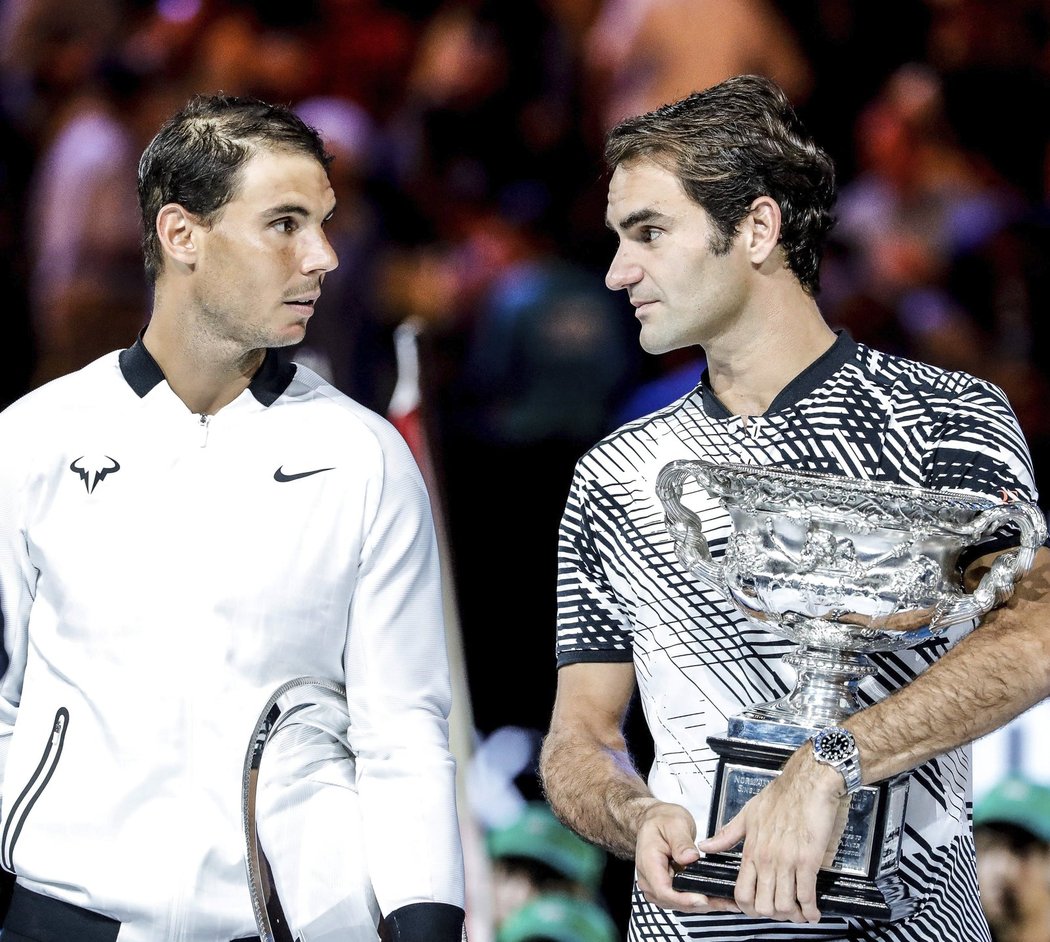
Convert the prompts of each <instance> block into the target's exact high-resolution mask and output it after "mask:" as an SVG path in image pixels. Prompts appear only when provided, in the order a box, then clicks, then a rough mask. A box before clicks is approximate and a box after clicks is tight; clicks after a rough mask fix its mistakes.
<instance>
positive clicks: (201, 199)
mask: <svg viewBox="0 0 1050 942" xmlns="http://www.w3.org/2000/svg"><path fill="white" fill-rule="evenodd" d="M259 150H270V151H282V150H283V151H292V152H293V153H301V154H305V155H306V156H308V157H313V158H314V159H315V160H317V162H318V163H320V164H321V166H322V167H325V168H326V169H327V167H328V165H329V164H330V163H331V161H332V158H331V155H329V154H328V153H327V152H326V151H325V148H324V142H323V141H322V140H321V137H320V135H319V134H318V133H317V131H315V130H314V129H313V128H311V127H310V126H309V125H307V124H306V123H304V122H303V120H302V119H301V118H300V117H299V116H298V115H297V114H295V112H294V111H292V110H291V109H290V108H285V107H283V106H281V105H271V104H267V103H266V102H264V101H259V100H258V99H257V98H238V97H235V96H232V95H221V94H220V95H209V96H205V95H197V96H195V97H194V98H192V99H191V100H190V101H189V102H188V103H187V104H186V106H185V107H183V108H182V109H181V110H180V111H178V112H176V113H175V114H174V115H172V116H171V117H170V118H169V119H168V120H167V121H166V122H165V123H164V126H163V127H162V128H161V129H160V131H159V132H158V133H157V136H156V137H154V138H153V140H152V141H150V143H149V146H148V147H147V148H146V149H145V151H143V153H142V157H141V158H140V159H139V173H138V189H139V210H140V211H141V213H142V254H143V257H144V260H145V264H146V276H147V278H148V279H149V281H150V283H151V284H152V283H153V282H155V281H156V280H157V275H158V274H159V273H160V271H161V268H162V266H163V264H164V255H163V253H162V252H161V247H160V240H159V239H158V238H157V213H158V212H160V208H161V207H162V206H164V205H165V204H167V203H178V204H179V205H180V206H182V207H184V208H185V209H187V210H188V211H189V212H191V213H193V214H194V215H196V216H199V217H200V218H201V219H202V220H203V221H204V222H205V224H207V225H210V224H211V223H213V222H214V221H215V219H216V218H217V217H218V215H219V213H220V212H221V211H222V208H223V207H224V206H225V205H226V204H227V203H228V202H229V201H230V200H231V199H233V198H234V196H236V194H237V187H238V186H239V184H240V171H241V168H242V167H243V166H244V165H245V164H246V163H247V162H248V160H249V159H250V158H251V157H252V156H253V155H254V154H256V153H257V152H258V151H259Z"/></svg>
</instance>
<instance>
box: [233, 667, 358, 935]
mask: <svg viewBox="0 0 1050 942" xmlns="http://www.w3.org/2000/svg"><path fill="white" fill-rule="evenodd" d="M333 696H334V697H336V698H337V699H338V700H341V701H344V702H345V700H346V689H345V688H344V687H343V686H342V685H341V684H338V683H336V682H335V681H332V680H327V679H325V678H323V677H297V678H295V679H294V680H289V681H288V682H287V683H284V684H282V685H281V686H280V687H278V688H277V690H275V691H274V693H273V696H271V697H270V699H269V700H268V701H267V702H266V706H265V707H263V709H262V712H261V713H260V715H259V721H258V723H256V726H255V730H254V732H253V734H252V738H251V740H250V742H249V744H248V752H247V754H246V755H245V758H244V773H243V776H242V780H241V821H242V824H243V825H244V838H245V845H246V846H245V864H246V865H247V868H248V888H249V890H250V892H251V898H252V909H253V910H254V912H255V921H256V925H257V927H258V929H259V937H260V939H261V940H262V942H298V940H296V939H295V937H294V936H293V934H292V929H291V927H290V926H289V925H288V920H287V918H286V916H285V913H284V907H283V906H282V905H281V901H280V899H279V898H278V896H277V890H276V887H275V885H274V880H273V875H272V873H271V871H270V863H269V861H268V860H267V859H266V855H265V853H263V849H262V847H261V846H260V845H259V832H258V828H257V826H256V794H257V791H258V785H259V767H260V765H261V764H262V757H263V750H264V748H265V747H266V744H267V743H268V742H269V741H270V739H271V738H272V737H273V735H274V734H275V733H276V732H277V730H278V729H279V728H280V727H281V726H282V725H284V723H285V722H287V721H288V720H289V719H290V718H291V717H293V716H295V715H296V714H297V713H300V712H302V711H303V710H305V709H308V708H309V707H311V706H313V705H314V704H316V703H317V702H319V700H320V699H321V698H326V699H330V698H332V697H333Z"/></svg>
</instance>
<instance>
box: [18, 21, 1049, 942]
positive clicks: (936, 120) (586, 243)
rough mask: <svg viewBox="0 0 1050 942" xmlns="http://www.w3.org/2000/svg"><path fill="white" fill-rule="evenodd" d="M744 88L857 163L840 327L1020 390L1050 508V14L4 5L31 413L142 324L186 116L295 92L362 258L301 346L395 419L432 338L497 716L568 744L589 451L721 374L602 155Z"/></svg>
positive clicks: (484, 671)
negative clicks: (646, 296)
mask: <svg viewBox="0 0 1050 942" xmlns="http://www.w3.org/2000/svg"><path fill="white" fill-rule="evenodd" d="M742 72H760V73H763V74H767V75H770V76H772V77H773V78H775V79H777V80H778V81H779V82H781V84H783V85H784V87H785V88H786V89H787V90H788V92H789V93H790V95H791V97H792V99H793V100H794V102H795V103H796V105H797V108H798V110H799V112H800V113H801V115H802V117H803V118H804V120H805V121H806V122H807V123H808V124H809V126H810V127H811V128H812V129H813V130H814V132H815V134H816V136H817V138H818V140H820V141H821V142H822V143H823V144H824V145H825V146H826V147H827V149H828V150H829V151H830V153H831V154H832V156H833V157H834V158H835V161H836V164H837V167H838V172H839V180H840V191H841V192H840V198H839V202H838V207H837V215H838V219H839V222H838V225H837V227H836V229H835V230H834V232H833V237H832V240H831V244H830V245H829V248H828V252H827V256H826V261H825V265H824V268H823V275H822V287H821V292H820V296H819V302H820V305H821V308H822V310H823V311H824V313H825V315H826V316H827V318H828V319H829V321H830V322H831V323H832V324H833V325H835V326H840V327H844V328H846V329H848V330H849V331H850V332H851V333H852V334H853V336H854V337H855V338H856V339H858V340H861V341H864V342H869V343H871V344H873V345H875V346H878V347H880V348H882V349H884V350H887V351H890V352H893V353H902V354H905V355H910V356H913V357H916V358H919V359H923V360H926V361H928V362H932V363H935V364H938V365H941V366H946V367H954V368H960V369H965V370H968V371H970V372H972V373H975V374H976V375H978V376H981V377H985V378H988V379H991V380H992V381H994V382H996V383H998V384H999V385H1000V386H1002V387H1003V388H1004V389H1005V390H1006V391H1007V393H1008V395H1009V396H1010V399H1011V401H1012V402H1013V404H1014V406H1015V408H1016V410H1017V412H1018V415H1019V418H1020V421H1021V424H1022V427H1023V428H1024V430H1025V433H1026V435H1027V437H1028V439H1029V444H1030V446H1031V448H1032V452H1033V456H1034V458H1035V462H1036V473H1037V480H1038V483H1039V484H1040V485H1041V489H1042V490H1043V491H1044V492H1046V493H1050V395H1048V393H1050V357H1047V356H1046V355H1045V352H1044V351H1045V346H1044V344H1045V343H1046V342H1047V337H1046V334H1047V331H1048V330H1050V328H1047V327H1044V326H1043V324H1044V320H1043V319H1041V318H1040V316H1039V315H1038V311H1039V310H1043V309H1045V308H1046V306H1047V304H1048V302H1050V266H1047V265H1046V264H1045V261H1046V258H1047V252H1048V250H1050V152H1048V148H1047V144H1048V141H1050V127H1048V123H1050V2H1047V0H890V2H889V3H887V4H868V3H857V2H850V0H791V2H787V0H781V2H774V0H515V2H507V0H299V2H297V3H294V4H289V3H283V2H276V0H253V2H237V0H4V3H3V4H2V5H0V283H2V284H3V286H4V289H5V291H6V296H7V297H8V315H7V323H6V324H5V330H4V341H3V344H2V345H0V405H4V404H6V403H8V402H10V401H11V400H13V399H14V398H16V397H17V396H18V395H20V394H22V393H23V392H25V391H26V390H27V389H30V388H32V387H34V386H36V385H38V384H40V383H42V382H45V381H47V380H48V379H51V378H52V377H54V376H57V375H60V374H62V373H64V372H67V371H69V370H71V369H75V368H77V367H79V366H81V365H83V364H84V363H86V362H89V361H90V360H92V359H94V358H95V357H96V356H99V355H101V354H102V353H104V352H107V351H109V350H111V349H115V348H118V347H123V346H127V345H128V344H129V343H130V342H131V341H132V340H133V339H134V337H135V335H136V333H137V331H138V330H139V329H140V328H141V326H142V324H143V318H144V316H145V314H146V313H147V312H148V310H149V296H148V290H147V286H146V281H145V278H144V277H143V275H142V270H141V262H140V253H139V239H140V234H139V222H138V214H137V207H136V202H135V169H136V162H137V158H138V155H139V153H140V152H141V151H142V148H143V147H144V145H145V144H146V142H147V141H148V139H149V138H150V136H151V135H152V134H153V132H154V131H155V130H156V129H157V127H158V126H159V124H160V123H161V122H162V120H163V119H164V117H165V116H166V115H167V114H168V113H170V112H171V111H173V110H174V109H175V108H176V107H177V106H179V105H180V104H181V103H182V102H184V101H185V100H186V99H187V98H188V97H189V96H190V95H192V94H193V93H196V92H214V91H219V90H221V91H224V92H226V93H231V94H251V95H256V96H259V97H262V98H265V99H268V100H272V101H278V102H282V103H287V104H291V105H292V106H294V107H295V108H296V109H297V110H298V111H299V113H300V114H301V115H302V116H303V117H304V119H305V120H306V121H307V122H308V123H310V124H311V125H313V126H315V127H317V128H318V129H319V130H320V131H321V132H322V134H323V136H324V137H325V139H326V141H327V143H328V146H329V149H330V151H331V152H332V153H333V154H335V156H336V160H335V162H334V163H333V165H332V170H331V174H332V180H333V185H334V187H335V190H336V194H337V197H338V200H339V209H338V212H337V215H336V217H335V219H334V221H333V223H332V229H331V237H332V241H333V244H334V245H335V247H336V250H337V252H338V255H339V258H340V267H339V268H338V270H336V271H335V272H333V273H332V274H331V275H330V276H329V278H328V279H327V280H326V282H325V289H324V294H323V296H322V298H321V301H320V302H319V304H318V306H317V315H316V317H315V319H314V320H313V321H312V322H311V327H310V333H309V337H308V338H307V340H306V341H305V342H304V344H303V346H302V348H301V349H298V350H294V351H291V352H290V355H291V356H294V357H295V358H296V359H297V360H299V361H300V362H305V363H307V364H309V365H310V366H311V367H313V368H314V369H316V370H318V371H319V372H321V373H323V374H324V375H326V376H328V377H329V378H330V379H332V380H333V382H335V384H336V385H337V386H339V387H340V388H342V389H343V390H344V391H345V392H347V393H348V394H350V395H352V396H353V397H355V398H356V399H358V400H359V401H361V402H363V403H364V404H366V405H368V406H370V407H372V408H373V409H375V410H377V411H379V412H385V410H386V408H387V405H388V403H389V399H390V395H391V392H392V390H393V387H394V383H395V379H396V375H395V374H396V369H395V356H394V341H393V336H394V331H395V329H396V327H397V326H398V324H400V323H402V322H404V321H405V320H407V319H408V318H413V319H414V322H415V323H419V324H422V325H424V326H423V333H422V337H421V343H422V348H421V366H422V379H423V387H424V403H425V406H426V410H427V412H426V418H427V422H428V425H429V428H430V430H431V432H432V438H433V441H434V443H435V462H436V465H437V469H438V472H439V475H440V479H441V481H442V484H443V487H442V495H441V498H440V499H441V500H442V501H443V503H444V505H445V510H446V517H447V521H448V529H449V537H450V544H451V547H452V554H453V561H454V564H455V575H456V580H457V583H458V597H459V603H460V607H461V622H462V630H463V635H464V647H465V656H466V668H467V674H468V677H469V681H470V687H471V696H472V700H473V706H474V714H475V718H476V722H477V724H478V727H479V730H480V731H481V733H483V734H485V733H491V732H492V731H494V730H497V729H499V728H501V727H504V726H506V725H508V724H516V725H519V726H521V727H522V728H526V729H533V730H542V729H544V728H545V726H546V722H547V718H548V716H549V711H550V705H551V703H552V700H553V691H554V674H555V670H554V661H553V646H554V583H555V573H556V559H555V533H556V528H557V523H558V518H559V516H560V512H561V507H562V504H563V501H564V497H565V494H566V492H567V488H568V483H569V479H570V476H571V473H572V468H573V464H574V462H575V460H576V458H577V457H578V456H579V455H580V454H581V453H582V452H583V451H584V450H585V449H586V448H587V447H588V446H589V445H590V444H592V443H593V442H594V441H595V440H596V439H598V438H599V437H601V435H603V434H604V433H606V432H608V431H610V430H611V429H612V428H614V427H615V426H616V425H617V424H619V423H620V422H622V421H624V420H626V419H628V418H631V417H633V416H634V415H637V414H640V413H641V412H643V411H647V410H649V409H651V408H655V407H657V406H659V405H662V404H664V403H665V402H668V401H670V400H672V399H673V398H675V397H677V396H678V395H681V394H682V393H683V392H685V391H686V390H688V389H689V388H691V387H692V386H693V385H695V384H696V382H697V381H698V378H699V372H700V369H701V367H702V364H701V363H700V362H699V361H698V360H696V359H692V358H691V357H690V354H688V353H686V354H682V353H677V354H669V355H666V356H663V357H644V356H642V355H641V354H640V353H639V351H638V347H637V337H636V326H635V324H634V321H633V318H632V316H631V311H630V309H629V307H628V306H627V304H626V301H625V300H624V299H622V298H620V297H617V296H614V295H613V294H612V293H610V292H608V291H607V290H606V289H605V287H604V284H603V274H604V269H605V266H606V265H607V263H608V260H609V258H610V257H611V254H612V250H613V242H612V237H611V236H610V234H609V233H608V232H607V231H606V229H605V227H604V208H605V180H604V179H603V176H602V168H601V160H600V153H601V141H602V136H603V134H604V132H605V130H607V129H608V128H609V127H610V126H611V124H612V123H614V122H615V121H616V120H618V119H619V118H621V117H623V116H625V115H628V114H631V113H637V112H639V111H642V110H648V109H650V108H653V107H656V106H657V105H659V104H661V103H663V102H665V101H668V100H672V99H674V98H678V97H681V96H682V95H684V94H686V93H688V92H690V91H692V90H694V89H697V88H702V87H705V86H707V85H710V84H713V83H714V82H717V81H719V80H721V79H723V78H725V77H727V76H729V75H733V74H738V73H742ZM1048 323H1050V322H1048ZM508 662H510V663H508ZM508 668H509V669H508ZM638 728H639V729H641V728H642V727H641V725H640V723H639V725H638ZM645 748H646V746H645V745H644V743H640V744H639V746H638V749H639V751H640V752H641V753H642V754H643V755H644V751H645ZM643 764H644V763H643ZM559 898H560V899H562V900H563V902H562V904H561V905H563V907H564V906H569V908H572V906H571V905H570V904H568V903H565V902H564V900H565V899H573V898H574V897H573V896H572V894H571V893H569V894H565V893H561V894H560V896H559ZM548 902H549V901H548ZM553 905H554V904H553V903H551V904H549V905H548V906H547V907H546V908H545V909H542V911H541V912H540V913H539V915H537V916H536V919H535V921H536V924H539V923H540V922H542V918H541V917H542V916H543V913H545V912H546V913H550V912H553V909H552V908H551V907H552V906H553ZM584 908H586V907H584ZM580 918H584V917H582V916H581V917H580ZM526 922H527V920H526ZM530 924H531V923H530ZM597 924H601V920H600V919H598V923H597ZM581 932H582V930H581ZM553 937H554V936H552V938H553ZM580 937H581V938H583V935H581V936H580ZM592 937H593V938H594V939H596V940H599V939H601V934H600V930H599V931H596V932H595V933H593V934H592ZM526 938H527V936H526V935H522V934H520V933H519V934H514V933H513V932H510V933H509V934H508V935H507V936H506V939H507V940H509V942H521V940H524V939H526Z"/></svg>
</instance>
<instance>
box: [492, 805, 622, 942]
mask: <svg viewBox="0 0 1050 942" xmlns="http://www.w3.org/2000/svg"><path fill="white" fill-rule="evenodd" d="M487 840H488V851H489V856H490V857H491V858H492V861H493V867H492V869H493V884H494V896H495V900H494V906H493V909H494V914H495V920H496V925H497V926H500V925H502V924H503V922H504V920H506V918H507V917H508V916H509V915H510V914H511V913H512V912H514V911H516V910H517V909H519V908H520V907H522V906H523V905H524V904H525V903H527V902H529V901H530V900H532V899H534V898H536V897H538V896H540V895H542V894H552V893H554V894H558V895H559V896H563V897H571V898H577V899H584V900H589V899H593V898H594V896H595V894H596V893H597V891H598V885H599V883H600V882H601V878H602V872H603V870H604V869H605V852H604V851H603V850H601V849H599V848H597V847H595V846H594V845H593V844H589V843H587V842H586V841H585V840H583V839H582V838H581V837H578V836H577V835H576V834H574V833H573V832H572V831H570V830H569V829H568V828H567V827H565V826H564V825H563V824H561V822H559V821H558V819H557V818H555V817H554V814H553V812H552V811H551V810H550V808H549V807H548V806H547V804H546V803H545V802H542V801H531V802H528V803H527V804H526V805H525V806H524V808H523V809H522V812H521V814H520V815H518V817H516V818H515V819H514V820H513V821H512V822H511V823H510V824H508V825H505V826H503V827H498V828H494V829H493V830H491V831H490V832H489V834H488V838H487Z"/></svg>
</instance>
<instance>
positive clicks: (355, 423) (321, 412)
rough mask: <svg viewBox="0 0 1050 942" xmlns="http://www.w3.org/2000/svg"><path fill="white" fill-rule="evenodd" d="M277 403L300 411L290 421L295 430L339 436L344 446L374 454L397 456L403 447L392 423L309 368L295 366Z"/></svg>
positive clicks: (401, 440)
mask: <svg viewBox="0 0 1050 942" xmlns="http://www.w3.org/2000/svg"><path fill="white" fill-rule="evenodd" d="M280 402H281V403H282V404H283V405H285V406H292V407H296V408H299V409H302V410H303V412H302V414H301V415H293V416H292V418H293V420H294V422H295V423H296V425H297V426H298V427H301V428H303V429H304V430H309V431H310V433H311V434H316V433H318V432H320V433H322V434H332V435H340V436H342V437H343V439H344V441H345V443H346V445H347V447H349V448H353V449H361V448H365V449H366V450H367V449H369V448H374V449H375V450H376V451H377V452H382V453H389V452H391V451H392V450H393V451H395V452H398V453H400V452H401V451H402V449H403V448H405V447H406V446H405V445H404V440H403V439H402V437H401V435H400V433H399V432H398V431H397V429H396V428H394V426H393V425H392V424H391V422H390V421H389V420H388V419H387V418H385V417H384V416H382V415H380V414H379V413H378V412H374V411H373V410H372V409H369V408H368V407H367V406H364V405H362V404H361V403H359V402H358V401H357V400H356V399H352V398H351V397H350V396H348V395H346V393H344V392H342V391H340V390H339V389H337V388H336V387H335V386H333V385H332V384H331V383H330V382H329V381H328V380H326V379H325V378H324V377H322V376H320V375H319V374H318V373H315V372H314V371H313V370H311V369H310V368H309V367H306V366H303V365H302V364H296V367H295V376H294V377H293V378H292V381H291V383H290V384H289V385H288V388H287V389H286V390H285V392H284V395H283V396H282V397H281V399H280Z"/></svg>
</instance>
